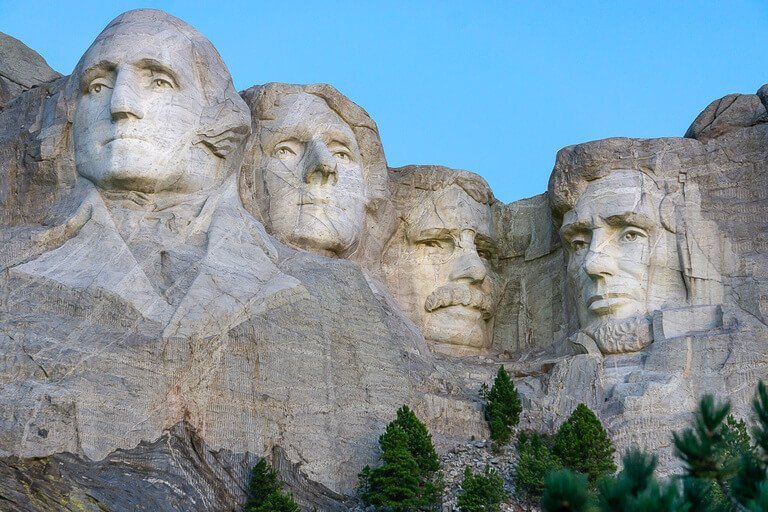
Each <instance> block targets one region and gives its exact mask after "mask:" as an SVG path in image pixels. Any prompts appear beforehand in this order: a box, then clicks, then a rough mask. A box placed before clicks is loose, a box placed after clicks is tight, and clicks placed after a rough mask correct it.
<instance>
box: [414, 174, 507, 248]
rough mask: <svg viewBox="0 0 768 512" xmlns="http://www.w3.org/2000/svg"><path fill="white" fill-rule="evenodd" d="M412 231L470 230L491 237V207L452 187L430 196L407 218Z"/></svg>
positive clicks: (456, 187) (454, 186) (457, 187)
mask: <svg viewBox="0 0 768 512" xmlns="http://www.w3.org/2000/svg"><path fill="white" fill-rule="evenodd" d="M407 220H408V225H409V231H412V232H414V233H413V234H416V233H415V232H420V231H426V230H433V229H447V230H450V231H461V230H464V229H471V230H473V231H475V232H476V233H478V234H481V235H484V236H486V237H489V238H492V235H493V233H492V231H493V229H492V226H493V225H492V222H491V208H490V206H488V205H486V204H482V203H479V202H477V201H475V200H474V199H473V198H472V197H471V196H470V195H469V194H467V193H466V192H465V191H464V189H462V188H461V187H459V186H457V185H452V186H450V187H447V188H445V189H443V190H437V191H435V192H433V193H431V194H428V195H427V196H426V197H425V198H424V199H423V200H422V201H420V202H419V203H418V204H416V205H415V206H414V207H413V208H411V210H410V212H409V213H408V215H407Z"/></svg>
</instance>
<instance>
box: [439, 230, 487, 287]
mask: <svg viewBox="0 0 768 512" xmlns="http://www.w3.org/2000/svg"><path fill="white" fill-rule="evenodd" d="M465 233H466V232H465ZM456 250H457V251H460V255H459V257H458V258H457V259H456V262H455V263H454V265H453V269H452V270H451V273H450V275H449V276H448V278H449V279H450V280H451V281H460V282H461V281H463V282H468V283H470V284H474V283H481V282H483V280H484V279H485V276H486V275H487V274H488V269H486V268H485V263H484V262H483V259H482V258H481V257H480V255H479V254H478V253H477V247H476V246H475V241H474V235H471V236H470V235H464V234H462V237H461V241H460V243H459V244H458V246H457V247H456Z"/></svg>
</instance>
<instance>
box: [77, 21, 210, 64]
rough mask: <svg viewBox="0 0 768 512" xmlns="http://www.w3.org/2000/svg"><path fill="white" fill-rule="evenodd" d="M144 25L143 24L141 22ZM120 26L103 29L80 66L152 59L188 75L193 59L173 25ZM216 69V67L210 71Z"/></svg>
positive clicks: (188, 42) (186, 40) (188, 41)
mask: <svg viewBox="0 0 768 512" xmlns="http://www.w3.org/2000/svg"><path fill="white" fill-rule="evenodd" d="M140 27H145V28H146V24H140ZM129 28H130V27H128V26H124V25H122V24H121V25H119V26H118V27H116V28H115V29H110V30H108V31H105V32H103V33H102V34H101V35H99V37H98V38H96V41H94V42H93V44H92V45H91V46H90V47H89V48H88V50H87V51H86V52H85V55H84V56H83V62H82V66H81V69H82V70H87V69H88V68H90V67H91V66H93V65H95V64H98V63H99V62H101V61H107V62H113V63H116V64H120V63H124V62H128V63H133V62H137V61H140V60H142V59H153V60H157V61H159V62H161V63H162V64H164V65H166V66H168V67H170V68H172V69H174V71H177V72H178V73H181V74H191V70H192V69H193V66H194V65H195V63H194V58H193V52H192V43H191V42H190V39H189V38H188V37H186V36H185V35H184V34H182V33H181V32H179V31H178V29H176V28H175V27H169V26H165V27H156V28H158V29H159V30H156V31H154V32H152V31H149V30H144V31H139V32H134V31H132V30H129ZM209 71H212V72H216V71H215V70H209Z"/></svg>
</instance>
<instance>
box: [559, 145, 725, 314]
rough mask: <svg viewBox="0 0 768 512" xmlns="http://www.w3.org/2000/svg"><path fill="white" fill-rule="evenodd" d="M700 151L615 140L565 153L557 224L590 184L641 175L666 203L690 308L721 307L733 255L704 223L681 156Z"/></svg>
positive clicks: (663, 212) (664, 220)
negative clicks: (726, 269)
mask: <svg viewBox="0 0 768 512" xmlns="http://www.w3.org/2000/svg"><path fill="white" fill-rule="evenodd" d="M681 145H682V146H681ZM697 145H699V143H698V141H695V140H692V139H679V138H668V139H664V138H660V139H629V138H611V139H603V140H598V141H593V142H587V143H584V144H577V145H573V146H568V147H565V148H563V149H561V150H560V151H559V152H558V153H557V159H556V162H555V168H554V169H553V171H552V174H551V176H550V178H549V186H548V195H549V201H550V205H551V207H552V211H553V214H554V218H555V222H558V223H559V222H562V218H563V215H564V214H565V213H566V212H568V211H569V210H572V209H573V208H574V207H575V206H576V203H577V202H578V200H579V197H581V195H582V194H583V193H584V190H585V189H586V188H587V185H588V184H589V183H590V182H592V181H595V180H598V179H600V178H603V177H605V176H608V175H609V174H611V173H612V172H614V171H627V170H629V171H638V172H641V173H643V174H644V175H645V176H646V177H647V178H648V179H649V180H650V181H651V182H652V183H654V184H655V185H656V187H657V188H658V190H659V193H660V196H661V197H662V200H661V203H660V204H659V205H658V207H659V219H660V221H661V224H662V226H663V227H664V228H665V229H666V230H667V231H669V232H670V233H674V234H675V236H676V241H677V251H678V257H679V260H680V268H681V269H682V273H683V280H684V282H685V286H686V293H687V296H688V301H689V303H691V304H713V303H719V302H721V301H722V295H723V286H722V272H723V270H724V269H723V267H724V264H725V262H724V259H725V254H726V252H727V251H726V250H724V249H723V248H722V247H720V245H719V242H720V241H721V240H724V238H723V237H721V236H719V234H718V233H717V227H716V225H715V224H714V223H713V222H711V221H706V220H704V219H703V218H702V216H701V197H700V195H699V190H698V187H697V186H696V184H695V183H693V182H692V181H690V180H688V179H687V174H686V173H685V172H683V171H681V169H683V168H684V167H685V166H684V165H683V162H682V161H681V160H682V158H683V157H682V156H681V155H691V154H696V153H697V151H696V148H695V147H694V146H697ZM688 146H690V147H688ZM688 167H690V164H688Z"/></svg>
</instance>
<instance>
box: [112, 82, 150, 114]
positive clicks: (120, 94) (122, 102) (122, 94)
mask: <svg viewBox="0 0 768 512" xmlns="http://www.w3.org/2000/svg"><path fill="white" fill-rule="evenodd" d="M139 87H140V85H139V83H138V77H136V76H135V75H134V73H131V72H130V71H120V72H118V73H117V76H116V77H115V88H114V90H113V91H112V98H111V100H110V104H109V107H110V112H111V113H112V121H117V120H119V119H128V118H135V119H141V118H142V117H144V108H143V106H142V100H141V93H140V91H139Z"/></svg>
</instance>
